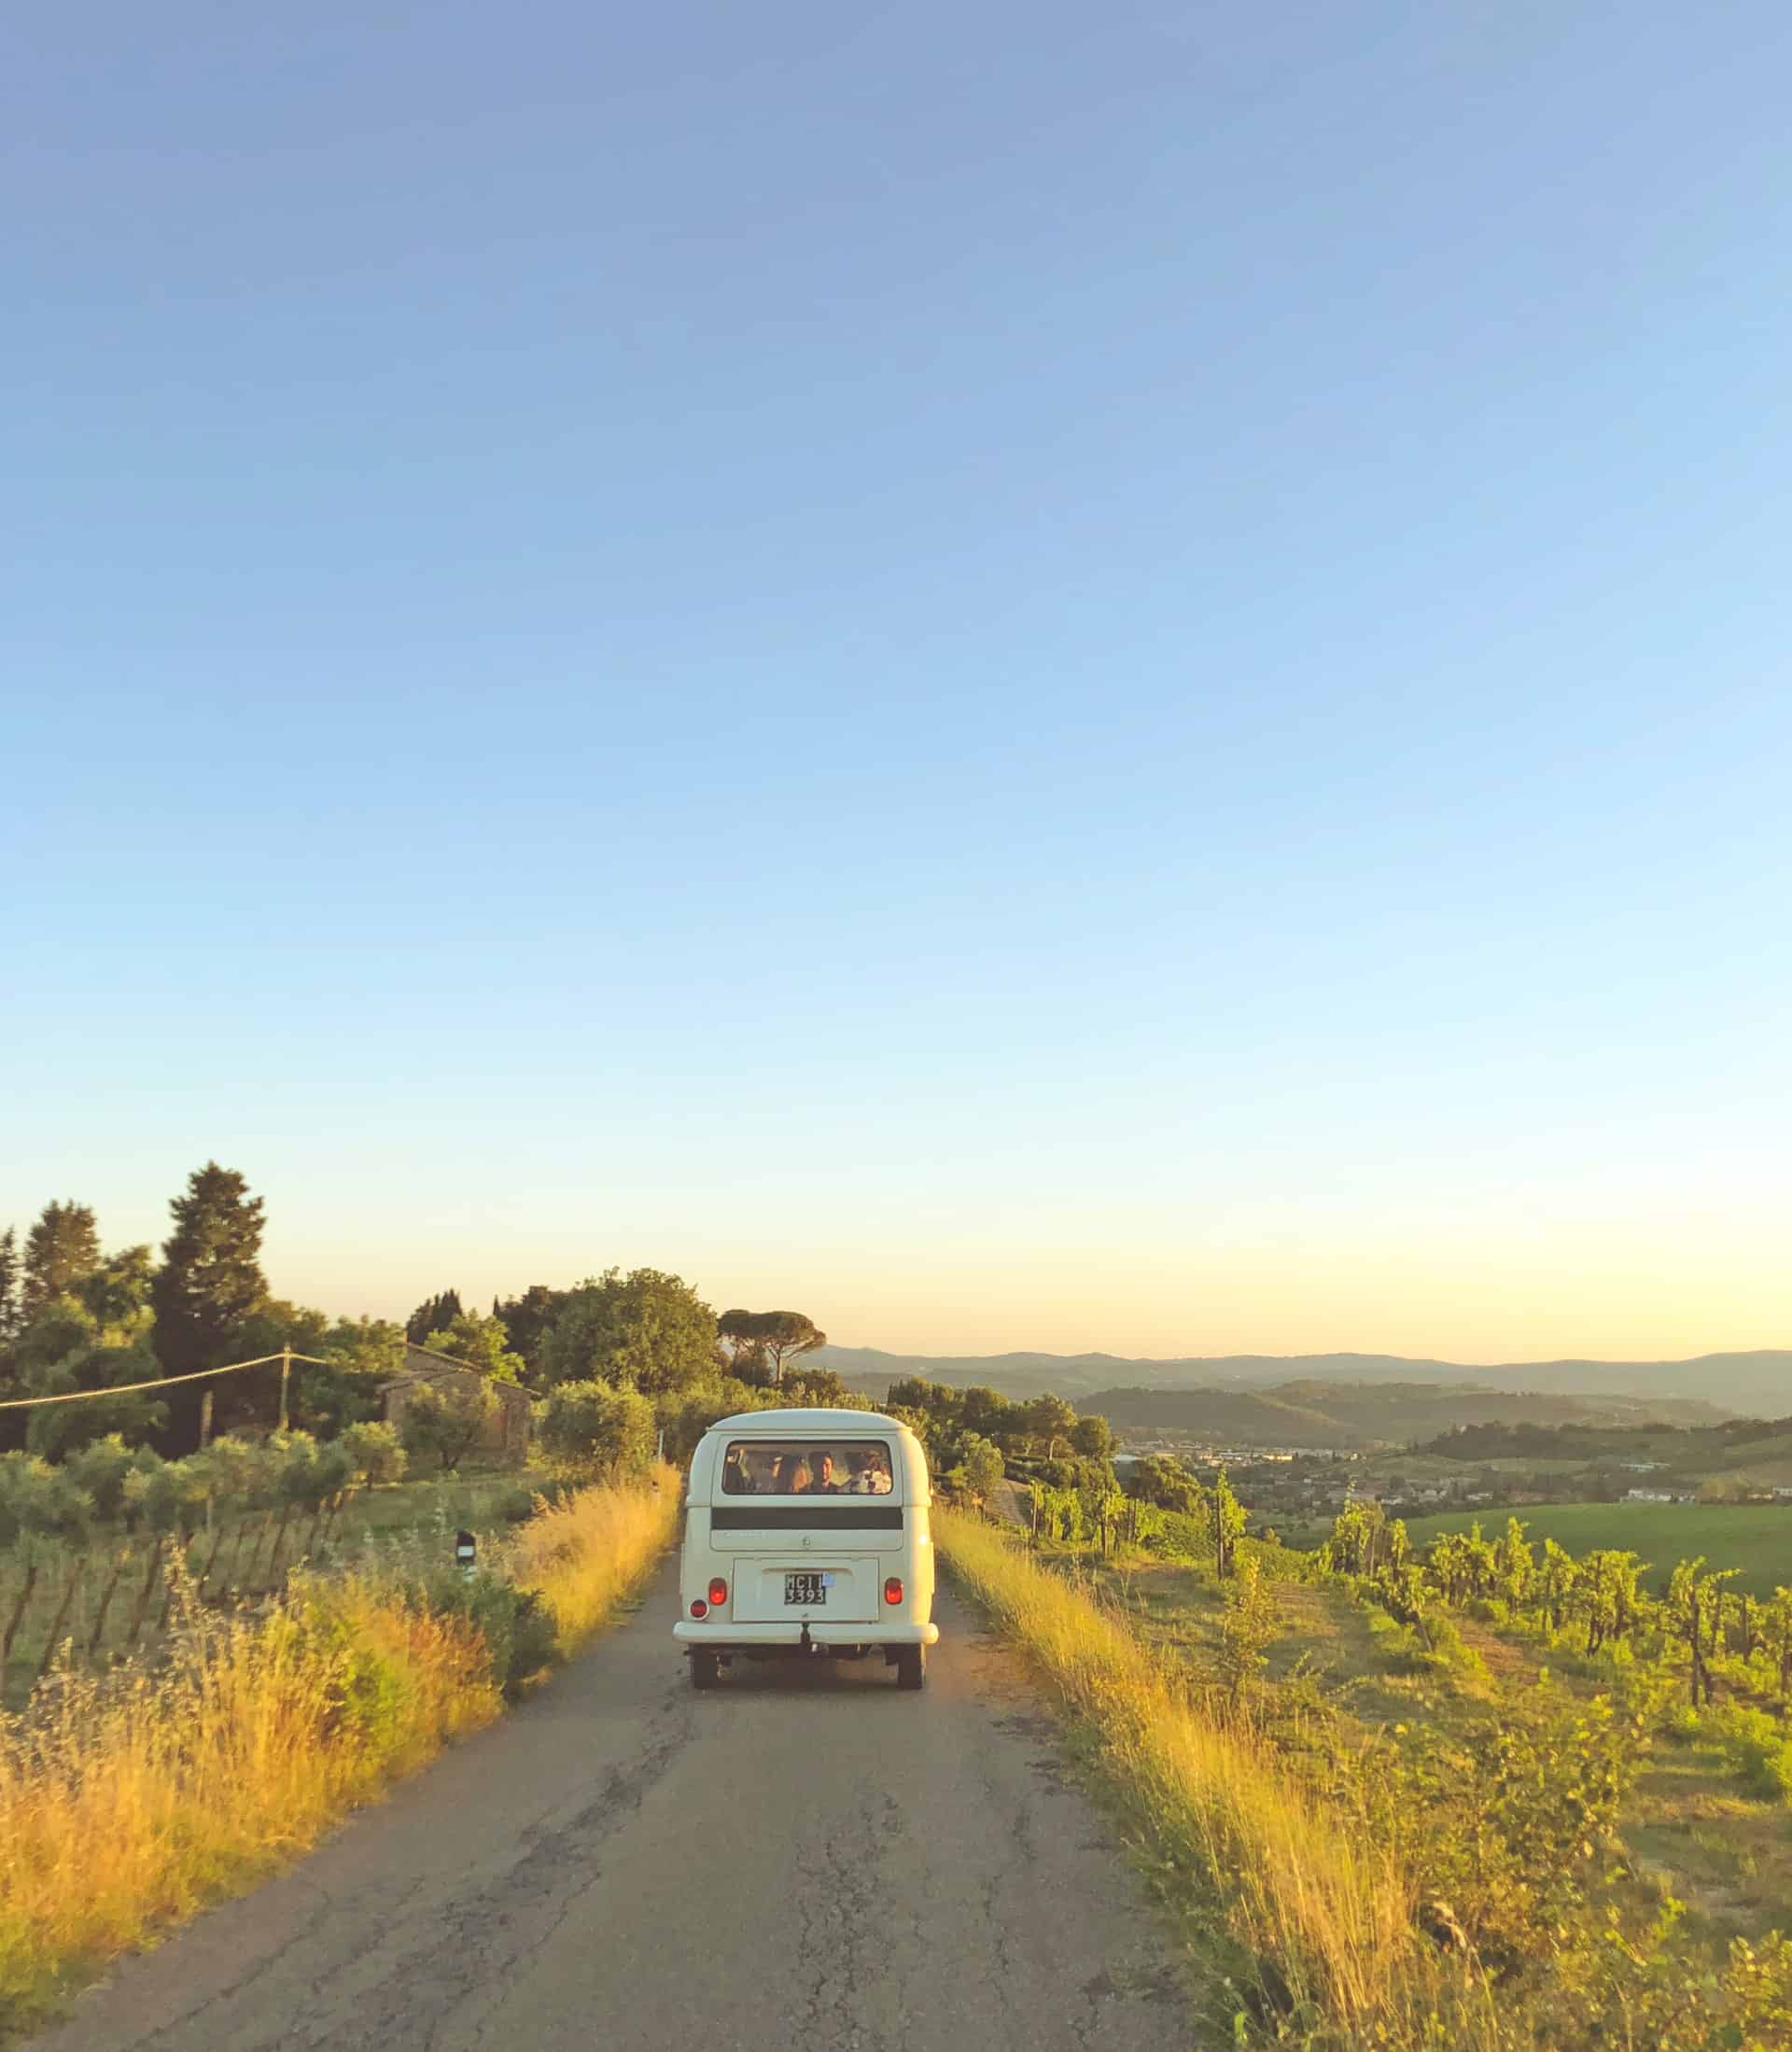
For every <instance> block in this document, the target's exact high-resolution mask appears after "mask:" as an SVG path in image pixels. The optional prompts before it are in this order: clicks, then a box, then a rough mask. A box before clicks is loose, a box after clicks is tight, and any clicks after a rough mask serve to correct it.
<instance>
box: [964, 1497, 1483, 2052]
mask: <svg viewBox="0 0 1792 2052" xmlns="http://www.w3.org/2000/svg"><path fill="white" fill-rule="evenodd" d="M933 1530H934V1536H935V1539H936V1541H937V1543H938V1545H939V1548H940V1553H941V1557H942V1559H943V1561H944V1562H945V1565H946V1567H948V1568H949V1569H950V1570H951V1572H952V1573H953V1574H954V1575H955V1576H956V1577H957V1578H958V1580H959V1581H960V1582H961V1583H962V1584H963V1585H964V1586H965V1587H966V1588H967V1589H968V1590H969V1592H970V1593H971V1594H972V1595H974V1597H975V1598H976V1599H977V1601H978V1602H979V1603H980V1604H981V1605H982V1606H983V1607H984V1609H986V1610H987V1611H988V1613H989V1614H990V1616H991V1618H992V1620H993V1621H994V1622H995V1623H996V1624H997V1625H998V1626H999V1627H1000V1628H1001V1631H1002V1632H1003V1634H1004V1636H1006V1637H1009V1638H1011V1639H1013V1640H1014V1641H1015V1643H1016V1644H1017V1645H1019V1646H1020V1647H1021V1648H1022V1649H1024V1650H1025V1651H1027V1652H1028V1653H1029V1654H1030V1655H1031V1656H1032V1658H1033V1660H1034V1661H1035V1662H1036V1663H1037V1664H1038V1665H1039V1666H1040V1667H1041V1668H1043V1671H1044V1674H1045V1676H1046V1677H1047V1678H1048V1679H1049V1680H1050V1681H1051V1682H1052V1683H1053V1684H1054V1685H1055V1686H1056V1688H1057V1691H1058V1692H1059V1693H1060V1694H1062V1696H1063V1697H1064V1699H1065V1701H1066V1703H1067V1705H1068V1706H1069V1707H1070V1708H1071V1710H1072V1711H1074V1712H1076V1713H1078V1714H1079V1715H1080V1716H1082V1717H1083V1718H1085V1719H1086V1720H1087V1721H1088V1722H1089V1724H1090V1726H1091V1727H1092V1729H1093V1731H1094V1732H1095V1734H1096V1738H1097V1743H1098V1745H1099V1761H1100V1764H1101V1767H1102V1769H1103V1771H1104V1773H1105V1774H1106V1775H1107V1777H1108V1778H1109V1779H1110V1780H1111V1782H1112V1783H1113V1786H1114V1787H1115V1789H1116V1791H1117V1792H1118V1793H1119V1795H1120V1796H1121V1798H1122V1800H1123V1801H1124V1803H1125V1805H1126V1807H1127V1812H1128V1813H1129V1815H1130V1816H1131V1817H1133V1818H1134V1819H1136V1820H1137V1821H1138V1824H1139V1827H1140V1831H1141V1837H1142V1838H1143V1840H1144V1842H1145V1845H1146V1847H1147V1848H1148V1850H1149V1853H1150V1856H1151V1858H1152V1860H1153V1862H1155V1863H1156V1864H1157V1865H1159V1866H1160V1867H1162V1866H1166V1865H1173V1866H1174V1867H1175V1868H1176V1869H1177V1870H1178V1871H1179V1872H1181V1873H1182V1874H1183V1876H1185V1877H1188V1878H1191V1879H1192V1880H1193V1882H1194V1883H1195V1885H1196V1888H1197V1890H1198V1892H1199V1895H1200V1897H1201V1898H1202V1901H1203V1905H1204V1908H1205V1910H1206V1912H1207V1914H1209V1915H1210V1916H1211V1918H1213V1919H1214V1920H1215V1921H1216V1923H1217V1924H1218V1925H1219V1927H1220V1928H1222V1929H1223V1930H1224V1931H1225V1935H1226V1937H1227V1938H1228V1939H1229V1940H1230V1941H1231V1945H1232V1947H1235V1948H1236V1953H1237V1954H1238V1955H1242V1956H1243V1957H1246V1958H1249V1959H1252V1960H1253V1961H1255V1962H1256V1964H1257V1972H1258V1975H1259V1977H1260V1983H1261V1985H1260V1987H1259V1989H1257V1990H1256V1991H1255V1993H1256V1995H1257V1997H1258V2006H1259V2008H1260V2011H1261V2012H1262V2013H1264V2014H1266V2015H1267V2014H1270V2013H1274V2014H1279V2015H1281V2016H1283V2017H1289V2018H1291V2019H1295V2018H1298V2019H1300V2025H1299V2028H1300V2029H1301V2030H1303V2031H1305V2032H1307V2033H1309V2035H1308V2036H1307V2038H1306V2042H1308V2043H1309V2044H1327V2045H1344V2044H1350V2045H1423V2044H1428V2043H1436V2042H1439V2037H1440V2034H1441V2032H1442V2030H1443V2025H1442V2023H1441V2019H1440V2017H1439V2015H1438V2009H1439V2004H1438V1996H1439V1994H1440V1993H1441V1992H1442V1991H1441V1990H1440V1989H1438V1988H1437V1987H1436V1986H1435V1979H1434V1971H1433V1969H1432V1967H1431V1964H1430V1962H1429V1961H1427V1960H1426V1959H1425V1958H1424V1957H1423V1955H1422V1953H1421V1948H1420V1947H1419V1945H1418V1943H1417V1942H1416V1940H1415V1934H1414V1929H1413V1921H1412V1913H1413V1908H1414V1904H1413V1896H1412V1889H1411V1885H1410V1883H1409V1881H1408V1879H1407V1876H1406V1875H1405V1874H1404V1873H1403V1871H1402V1869H1401V1866H1400V1863H1399V1862H1398V1860H1397V1858H1396V1857H1395V1855H1394V1854H1393V1851H1392V1850H1391V1849H1390V1848H1386V1847H1385V1846H1380V1845H1378V1844H1376V1843H1374V1842H1372V1841H1371V1840H1369V1839H1368V1838H1366V1837H1365V1834H1362V1833H1361V1832H1360V1831H1359V1830H1356V1829H1354V1828H1352V1826H1351V1823H1350V1821H1349V1820H1347V1819H1345V1818H1344V1817H1342V1816H1340V1815H1339V1814H1338V1813H1337V1812H1336V1811H1330V1810H1328V1809H1327V1808H1326V1806H1324V1804H1323V1800H1322V1799H1321V1798H1319V1797H1318V1796H1317V1795H1315V1794H1314V1793H1313V1792H1311V1791H1310V1790H1309V1789H1307V1788H1305V1787H1304V1786H1302V1785H1301V1784H1300V1783H1299V1782H1298V1781H1296V1780H1295V1778H1293V1777H1292V1776H1291V1775H1290V1773H1289V1771H1288V1769H1287V1767H1286V1765H1285V1764H1282V1763H1281V1762H1280V1761H1278V1759H1277V1757H1276V1756H1275V1754H1274V1753H1273V1751H1272V1750H1270V1749H1269V1748H1268V1747H1267V1746H1266V1745H1264V1744H1262V1743H1260V1742H1259V1741H1258V1740H1256V1739H1255V1738H1254V1737H1253V1734H1252V1732H1251V1730H1250V1728H1249V1726H1248V1725H1243V1724H1229V1723H1226V1722H1221V1721H1219V1720H1218V1719H1217V1718H1216V1717H1215V1716H1214V1715H1213V1714H1212V1713H1211V1711H1210V1710H1209V1709H1207V1708H1204V1707H1203V1706H1202V1705H1201V1703H1199V1702H1198V1701H1197V1699H1196V1698H1195V1697H1193V1696H1192V1695H1191V1694H1190V1691H1189V1688H1188V1686H1187V1682H1186V1679H1185V1678H1184V1677H1183V1676H1182V1675H1180V1674H1179V1672H1178V1670H1177V1669H1176V1668H1175V1667H1174V1666H1173V1665H1171V1664H1170V1663H1169V1662H1168V1661H1167V1660H1165V1659H1164V1658H1162V1657H1161V1656H1159V1655H1158V1654H1156V1653H1155V1652H1154V1651H1151V1650H1150V1649H1149V1648H1147V1647H1146V1646H1144V1645H1143V1644H1141V1641H1140V1640H1139V1638H1138V1637H1136V1636H1135V1635H1134V1634H1133V1632H1132V1631H1131V1630H1130V1629H1129V1628H1128V1627H1127V1623H1126V1622H1125V1620H1124V1618H1122V1617H1121V1616H1119V1615H1118V1614H1116V1613H1115V1612H1114V1611H1113V1610H1112V1609H1110V1608H1109V1607H1107V1606H1106V1605H1105V1604H1103V1603H1102V1602H1100V1601H1099V1600H1098V1599H1097V1598H1096V1597H1095V1596H1094V1595H1093V1594H1092V1593H1090V1592H1089V1591H1087V1590H1086V1589H1084V1588H1080V1587H1078V1586H1076V1585H1074V1584H1073V1583H1072V1582H1071V1581H1068V1580H1067V1579H1066V1578H1065V1577H1063V1576H1061V1575H1058V1574H1055V1573H1052V1572H1049V1571H1048V1570H1046V1569H1044V1568H1043V1567H1040V1566H1039V1565H1038V1564H1037V1563H1036V1562H1035V1561H1034V1560H1033V1559H1031V1558H1030V1557H1029V1555H1028V1553H1026V1552H1025V1551H1024V1549H1023V1548H1022V1547H1021V1546H1019V1545H1018V1544H1017V1543H1016V1542H1015V1540H1014V1539H1011V1538H1010V1537H1009V1536H1008V1535H1006V1534H1005V1533H1003V1532H1001V1531H998V1530H997V1529H996V1528H994V1527H992V1526H990V1525H983V1524H980V1523H977V1522H976V1521H974V1520H973V1519H970V1518H967V1517H966V1516H964V1515H963V1514H961V1513H958V1512H953V1511H937V1512H936V1513H935V1517H934V1525H933ZM1463 1992H1464V1993H1467V1991H1463ZM1450 2006H1451V2007H1452V2008H1455V2009H1457V2011H1458V2015H1457V2017H1456V2019H1455V2021H1454V2023H1453V2025H1452V2026H1451V2027H1450V2030H1449V2042H1450V2043H1451V2044H1452V2045H1456V2046H1460V2047H1462V2048H1463V2052H1468V2048H1469V2047H1471V2046H1473V2045H1476V2044H1477V2040H1478V2039H1479V2037H1480V2033H1479V2031H1477V2028H1476V2025H1475V2022H1474V2020H1473V2015H1472V2013H1473V2011H1474V2009H1475V2008H1476V2007H1477V2003H1476V2001H1475V2000H1474V1998H1473V1996H1472V1994H1468V1999H1467V2000H1466V2002H1463V2001H1462V2000H1460V1999H1459V2000H1458V2001H1456V2002H1453V2003H1451V2005H1450ZM1463 2009H1466V2010H1467V2011H1468V2012H1469V2013H1470V2014H1468V2015H1463V2014H1462V2012H1463Z"/></svg>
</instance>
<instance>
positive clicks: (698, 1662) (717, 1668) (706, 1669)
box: [691, 1652, 721, 1689]
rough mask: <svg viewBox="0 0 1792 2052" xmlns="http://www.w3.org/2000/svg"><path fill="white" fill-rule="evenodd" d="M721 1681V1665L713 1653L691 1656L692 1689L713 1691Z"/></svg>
mask: <svg viewBox="0 0 1792 2052" xmlns="http://www.w3.org/2000/svg"><path fill="white" fill-rule="evenodd" d="M719 1680H721V1662H720V1661H719V1660H718V1659H717V1658H716V1656H715V1654H714V1653H704V1652H697V1653H693V1654H692V1655H691V1686H692V1687H693V1689H713V1688H714V1687H715V1685H716V1683H717V1682H718V1681H719Z"/></svg>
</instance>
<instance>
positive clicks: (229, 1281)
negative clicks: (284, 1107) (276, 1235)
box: [149, 1161, 268, 1447]
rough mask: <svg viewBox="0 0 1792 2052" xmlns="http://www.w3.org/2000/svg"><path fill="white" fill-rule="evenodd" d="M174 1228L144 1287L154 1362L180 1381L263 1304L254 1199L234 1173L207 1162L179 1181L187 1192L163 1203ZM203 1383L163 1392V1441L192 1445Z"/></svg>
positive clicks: (218, 1357)
mask: <svg viewBox="0 0 1792 2052" xmlns="http://www.w3.org/2000/svg"><path fill="white" fill-rule="evenodd" d="M168 1208H169V1210H170V1211H171V1212H172V1213H173V1214H174V1219H175V1230H174V1231H173V1232H171V1233H170V1234H169V1236H168V1237H167V1239H166V1240H164V1241H163V1242H162V1245H161V1268H160V1269H158V1270H157V1272H156V1277H155V1281H154V1282H153V1283H152V1284H151V1285H150V1289H149V1300H150V1302H151V1304H152V1305H153V1306H154V1307H155V1314H156V1332H155V1344H156V1356H157V1358H158V1359H159V1360H160V1361H161V1365H162V1370H163V1371H164V1373H166V1374H169V1375H185V1374H188V1373H189V1372H190V1371H191V1370H195V1369H201V1368H216V1367H217V1366H219V1365H220V1364H221V1363H223V1362H225V1361H228V1360H229V1359H231V1349H232V1346H233V1343H234V1342H235V1339H236V1336H237V1334H238V1332H239V1331H240V1330H241V1328H242V1327H243V1326H244V1325H245V1322H246V1321H247V1320H248V1318H249V1316H250V1315H251V1314H252V1313H254V1312H255V1311H257V1310H258V1309H259V1307H260V1305H261V1304H262V1302H263V1301H264V1300H266V1297H267V1294H268V1286H267V1281H266V1278H265V1277H264V1276H263V1275H262V1273H261V1258H260V1257H261V1232H262V1216H261V1214H262V1209H263V1206H262V1201H261V1199H260V1198H259V1197H251V1196H250V1195H249V1186H248V1184H247V1182H246V1181H245V1178H244V1177H243V1176H242V1175H240V1174H238V1173H237V1171H236V1170H235V1169H221V1168H219V1167H218V1165H217V1162H216V1161H208V1162H206V1164H205V1166H204V1167H203V1169H195V1170H194V1171H193V1173H192V1174H191V1175H189V1177H188V1178H187V1193H186V1195H185V1196H184V1197H176V1198H174V1199H172V1200H171V1201H170V1202H169V1206H168ZM203 1387H204V1385H203V1384H199V1383H189V1384H186V1385H185V1387H183V1388H180V1389H171V1390H170V1391H169V1392H168V1399H169V1405H168V1408H169V1423H168V1435H167V1436H168V1440H169V1442H170V1444H171V1445H175V1446H181V1447H185V1445H186V1444H187V1442H188V1441H192V1442H193V1443H194V1444H197V1443H198V1434H199V1407H200V1402H201V1393H202V1391H203Z"/></svg>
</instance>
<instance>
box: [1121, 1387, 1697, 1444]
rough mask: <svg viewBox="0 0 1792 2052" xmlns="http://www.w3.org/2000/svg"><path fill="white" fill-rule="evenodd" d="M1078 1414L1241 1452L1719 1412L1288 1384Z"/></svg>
mask: <svg viewBox="0 0 1792 2052" xmlns="http://www.w3.org/2000/svg"><path fill="white" fill-rule="evenodd" d="M1080 1408H1081V1409H1083V1410H1085V1411H1099V1412H1100V1413H1101V1414H1102V1415H1103V1416H1104V1417H1106V1418H1107V1419H1108V1420H1109V1422H1110V1423H1111V1424H1113V1426H1114V1427H1116V1428H1118V1429H1121V1430H1124V1431H1134V1432H1137V1431H1173V1432H1192V1433H1196V1434H1198V1435H1199V1436H1201V1437H1202V1438H1206V1439H1212V1440H1218V1441H1225V1442H1229V1443H1231V1444H1233V1445H1241V1446H1296V1447H1298V1446H1312V1447H1321V1446H1337V1447H1364V1446H1373V1445H1377V1444H1384V1445H1385V1444H1390V1443H1392V1444H1394V1445H1400V1446H1404V1445H1406V1444H1407V1442H1408V1441H1412V1440H1423V1439H1428V1438H1431V1437H1432V1436H1433V1435H1434V1434H1435V1433H1438V1432H1442V1431H1447V1430H1448V1429H1449V1427H1452V1426H1459V1425H1491V1424H1496V1423H1497V1424H1505V1425H1512V1424H1517V1423H1518V1422H1519V1421H1520V1420H1522V1421H1524V1422H1526V1423H1529V1424H1532V1425H1578V1426H1594V1427H1613V1426H1640V1425H1650V1424H1659V1425H1690V1424H1700V1425H1704V1424H1709V1423H1712V1422H1714V1421H1715V1419H1716V1418H1717V1417H1718V1416H1720V1415H1721V1413H1718V1412H1717V1410H1716V1409H1715V1406H1713V1405H1711V1404H1706V1403H1701V1402H1699V1401H1698V1400H1696V1399H1688V1398H1673V1397H1617V1396H1604V1395H1601V1394H1599V1393H1596V1392H1595V1393H1591V1394H1575V1393H1571V1392H1567V1391H1553V1390H1552V1391H1547V1392H1546V1391H1539V1390H1525V1391H1518V1390H1510V1389H1468V1388H1464V1387H1463V1386H1462V1385H1461V1384H1455V1385H1451V1384H1443V1383H1326V1382H1315V1381H1308V1382H1297V1383H1283V1384H1281V1386H1280V1387H1279V1388H1275V1389H1265V1390H1245V1389H1098V1390H1096V1391H1094V1392H1093V1393H1092V1394H1091V1395H1090V1396H1089V1397H1088V1398H1085V1399H1084V1400H1083V1401H1082V1403H1081V1405H1080Z"/></svg>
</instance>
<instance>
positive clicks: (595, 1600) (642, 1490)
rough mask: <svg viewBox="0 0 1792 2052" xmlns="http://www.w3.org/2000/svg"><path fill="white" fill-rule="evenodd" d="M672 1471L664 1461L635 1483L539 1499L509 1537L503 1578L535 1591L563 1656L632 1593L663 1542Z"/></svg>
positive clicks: (673, 1509)
mask: <svg viewBox="0 0 1792 2052" xmlns="http://www.w3.org/2000/svg"><path fill="white" fill-rule="evenodd" d="M678 1522H679V1476H678V1472H677V1470H676V1469H671V1468H666V1467H664V1466H661V1467H656V1468H653V1469H650V1470H649V1471H648V1473H647V1475H646V1476H645V1477H644V1478H643V1479H642V1480H641V1481H639V1482H632V1483H620V1484H618V1485H616V1486H615V1487H612V1488H605V1489H583V1490H581V1491H580V1492H579V1494H578V1495H577V1496H574V1497H567V1499H566V1500H565V1501H564V1502H561V1503H557V1504H553V1505H544V1506H543V1507H542V1509H541V1510H539V1511H538V1512H537V1514H536V1515H535V1516H534V1517H532V1518H531V1519H530V1520H529V1522H528V1523H527V1524H526V1525H521V1526H519V1527H518V1529H517V1532H516V1536H515V1538H514V1539H512V1540H511V1544H510V1548H509V1551H508V1558H507V1561H506V1570H507V1572H508V1574H509V1577H510V1579H511V1581H514V1582H516V1583H518V1584H519V1585H521V1586H523V1587H526V1588H529V1589H535V1590H539V1592H540V1594H541V1595H542V1596H543V1598H544V1599H545V1600H546V1602H547V1605H548V1608H549V1609H550V1610H551V1611H552V1612H553V1620H554V1635H555V1638H556V1640H557V1642H558V1646H559V1650H560V1651H561V1652H562V1653H563V1654H570V1653H574V1652H576V1651H578V1650H579V1648H580V1647H581V1646H582V1645H583V1644H584V1643H585V1641H586V1640H587V1639H588V1638H590V1637H592V1635H593V1634H594V1633H595V1632H597V1631H599V1630H601V1629H602V1628H603V1626H604V1625H605V1624H607V1623H609V1620H610V1618H611V1616H612V1615H613V1614H614V1612H615V1610H616V1608H617V1606H618V1605H619V1604H621V1603H623V1601H625V1600H626V1599H627V1598H628V1597H629V1596H630V1595H633V1594H634V1592H635V1590H636V1589H637V1587H638V1586H639V1585H640V1582H641V1581H642V1580H643V1579H644V1577H645V1576H646V1574H647V1571H648V1569H649V1568H650V1567H652V1565H653V1563H654V1561H656V1560H657V1559H658V1558H659V1556H660V1554H661V1553H664V1552H665V1548H666V1547H667V1545H668V1544H669V1543H670V1542H671V1539H672V1536H673V1534H674V1532H675V1531H676V1530H677V1528H678Z"/></svg>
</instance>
